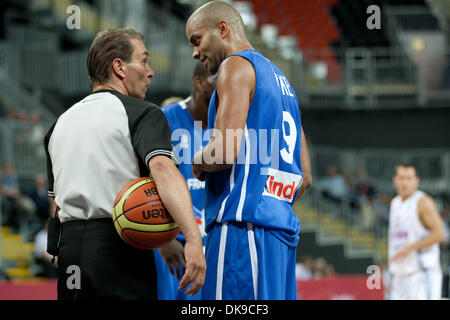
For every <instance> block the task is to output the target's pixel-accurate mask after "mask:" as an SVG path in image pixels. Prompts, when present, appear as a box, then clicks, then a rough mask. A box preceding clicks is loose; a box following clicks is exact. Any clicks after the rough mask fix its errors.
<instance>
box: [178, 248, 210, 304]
mask: <svg viewBox="0 0 450 320" xmlns="http://www.w3.org/2000/svg"><path fill="white" fill-rule="evenodd" d="M184 256H185V258H186V272H185V273H184V276H183V278H182V279H181V281H180V286H179V287H178V290H183V289H184V288H186V287H188V286H189V284H191V286H190V287H189V289H188V290H186V293H185V295H189V294H190V295H192V296H194V295H195V294H196V293H197V292H198V291H199V290H200V288H201V287H202V286H203V283H204V282H205V273H206V261H205V255H204V254H203V245H202V243H201V241H200V242H195V243H192V242H186V244H185V246H184Z"/></svg>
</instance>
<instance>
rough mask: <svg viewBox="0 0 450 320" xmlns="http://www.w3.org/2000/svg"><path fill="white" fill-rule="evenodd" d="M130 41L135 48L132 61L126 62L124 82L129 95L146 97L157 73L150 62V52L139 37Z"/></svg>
mask: <svg viewBox="0 0 450 320" xmlns="http://www.w3.org/2000/svg"><path fill="white" fill-rule="evenodd" d="M130 43H131V45H132V46H133V48H134V50H133V54H132V55H131V61H130V62H128V63H125V68H124V70H123V71H124V74H125V76H124V78H123V83H124V85H125V88H126V90H127V92H128V95H129V96H131V97H135V98H139V99H144V98H145V93H146V92H147V90H148V88H149V87H150V83H151V78H152V77H153V76H154V75H155V73H154V72H153V70H152V68H150V66H149V64H148V52H147V49H146V48H145V46H144V44H143V43H142V42H141V41H139V40H137V39H131V40H130Z"/></svg>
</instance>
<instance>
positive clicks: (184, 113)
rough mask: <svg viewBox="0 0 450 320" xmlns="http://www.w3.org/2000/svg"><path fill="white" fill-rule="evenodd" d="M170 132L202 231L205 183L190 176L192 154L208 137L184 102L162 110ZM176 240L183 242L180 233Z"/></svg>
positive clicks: (175, 153)
mask: <svg viewBox="0 0 450 320" xmlns="http://www.w3.org/2000/svg"><path fill="white" fill-rule="evenodd" d="M162 111H163V112H164V114H165V115H166V118H167V121H168V122H169V124H170V129H171V131H172V144H173V148H174V149H173V151H174V155H175V158H176V160H177V162H178V170H180V172H181V174H182V175H183V177H184V178H185V180H186V184H187V186H188V188H189V191H190V193H191V198H192V206H193V207H194V214H195V217H196V219H197V223H198V224H199V226H200V229H201V230H202V227H201V225H202V224H203V217H202V215H203V214H202V212H203V209H204V205H205V182H202V181H200V180H198V179H196V178H194V177H193V176H192V158H193V157H194V154H195V153H196V152H197V151H199V150H200V149H201V148H203V147H204V146H206V145H207V144H208V140H209V137H208V136H207V135H206V134H205V133H206V132H207V131H206V130H203V129H202V127H201V124H195V123H194V119H193V118H192V116H191V114H190V113H189V110H188V109H187V106H186V103H185V101H181V102H179V103H176V104H172V105H168V106H166V107H164V108H162ZM177 239H178V240H180V241H183V242H184V236H183V235H182V234H181V233H180V234H179V236H178V237H177Z"/></svg>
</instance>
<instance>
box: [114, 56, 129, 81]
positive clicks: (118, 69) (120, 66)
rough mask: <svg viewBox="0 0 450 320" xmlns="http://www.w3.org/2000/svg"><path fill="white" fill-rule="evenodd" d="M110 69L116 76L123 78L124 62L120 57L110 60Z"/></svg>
mask: <svg viewBox="0 0 450 320" xmlns="http://www.w3.org/2000/svg"><path fill="white" fill-rule="evenodd" d="M112 69H113V72H114V74H116V75H117V77H119V78H120V79H123V78H125V70H126V64H125V63H124V62H123V61H122V59H119V58H116V59H114V60H113V62H112Z"/></svg>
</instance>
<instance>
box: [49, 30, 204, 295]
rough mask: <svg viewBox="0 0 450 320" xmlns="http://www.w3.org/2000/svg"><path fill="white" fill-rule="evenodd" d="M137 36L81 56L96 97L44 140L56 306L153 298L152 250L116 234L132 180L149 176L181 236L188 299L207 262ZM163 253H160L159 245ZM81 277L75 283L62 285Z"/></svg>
mask: <svg viewBox="0 0 450 320" xmlns="http://www.w3.org/2000/svg"><path fill="white" fill-rule="evenodd" d="M148 56H149V55H148V52H147V50H146V48H145V46H144V43H143V36H142V34H140V33H139V32H137V31H134V30H132V29H116V30H109V31H104V32H100V33H99V34H97V36H96V38H95V39H94V41H93V43H92V45H91V48H90V51H89V53H88V57H87V67H88V72H89V76H90V79H91V83H92V87H93V93H92V94H90V95H89V96H87V97H85V98H84V99H82V100H81V101H80V102H78V103H76V104H75V105H73V106H72V107H71V108H69V109H68V110H67V111H66V112H65V113H63V114H62V115H61V116H60V117H59V118H58V120H57V121H56V122H55V124H54V125H53V126H52V127H51V128H50V130H49V131H48V133H47V135H46V137H45V149H46V152H47V159H48V181H49V196H50V198H51V201H55V202H56V205H57V207H58V209H59V213H58V215H59V218H60V220H61V222H62V236H61V240H60V249H59V255H58V299H60V300H85V299H139V300H141V299H150V300H155V299H156V292H157V290H156V289H157V288H156V269H155V263H154V256H153V252H152V251H146V250H138V249H134V248H132V247H131V246H129V245H127V244H125V243H124V242H123V241H122V240H121V239H120V237H119V236H118V235H117V233H116V230H115V229H114V225H113V221H112V218H111V211H112V205H113V202H114V199H115V197H116V195H117V194H118V192H119V191H120V190H121V188H122V187H123V186H124V185H125V184H126V183H128V182H129V181H131V180H133V179H136V178H139V177H142V176H148V175H149V171H150V174H151V176H152V177H153V179H154V180H155V183H156V185H157V187H158V191H159V194H160V197H161V199H162V201H163V203H164V205H165V206H166V208H167V210H168V211H169V212H170V214H171V215H172V217H173V218H174V219H175V221H176V222H177V224H178V225H179V227H180V229H181V231H182V232H183V234H184V235H185V237H186V245H185V247H184V254H185V260H186V272H185V274H184V277H183V279H182V280H181V283H180V289H184V288H186V287H187V286H188V285H189V284H191V286H190V287H189V289H188V291H187V292H186V293H187V294H192V295H194V294H195V293H196V292H197V291H198V290H199V289H200V288H201V286H202V285H203V281H204V276H205V270H206V263H205V258H204V255H203V249H202V242H201V236H200V232H199V229H198V227H197V223H196V221H195V218H194V213H193V209H192V204H191V203H192V202H191V198H190V194H189V190H188V188H187V186H186V183H185V181H184V179H183V176H182V175H181V174H180V172H179V171H178V169H177V168H176V166H175V164H174V163H173V161H172V159H171V157H172V143H171V137H170V128H169V125H168V122H167V119H166V118H165V116H164V114H163V112H162V111H161V110H160V109H159V108H158V107H157V106H156V105H154V104H152V103H150V102H147V101H144V98H145V93H146V91H147V90H148V88H149V86H150V83H151V78H152V77H153V76H154V72H153V70H152V69H151V68H150V66H149V64H148V58H149V57H148ZM161 250H164V248H161ZM74 270H79V276H80V285H78V286H73V285H68V284H70V282H71V281H72V279H73V278H70V277H73V276H76V275H75V273H74Z"/></svg>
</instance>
